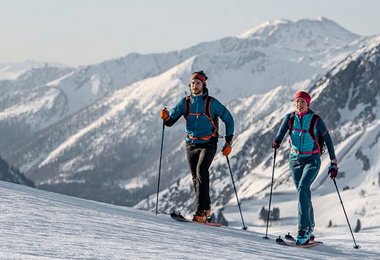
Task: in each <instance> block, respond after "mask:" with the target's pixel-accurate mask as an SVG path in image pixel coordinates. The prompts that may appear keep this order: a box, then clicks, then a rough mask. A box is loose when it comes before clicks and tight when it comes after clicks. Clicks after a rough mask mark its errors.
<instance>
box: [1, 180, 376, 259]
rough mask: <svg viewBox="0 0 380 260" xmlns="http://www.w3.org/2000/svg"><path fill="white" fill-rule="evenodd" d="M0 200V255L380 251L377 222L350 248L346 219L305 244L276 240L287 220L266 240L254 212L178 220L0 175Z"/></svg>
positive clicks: (347, 254)
mask: <svg viewBox="0 0 380 260" xmlns="http://www.w3.org/2000/svg"><path fill="white" fill-rule="evenodd" d="M0 205H1V220H2V221H0V232H1V237H0V242H1V243H0V258H1V259H84V258H86V259H194V258H196V259H237V258H238V259H289V258H290V259H378V258H379V255H380V250H379V246H378V242H379V241H378V232H379V228H378V226H377V228H374V229H368V230H363V231H361V232H359V233H355V237H356V239H357V243H358V244H359V245H360V246H361V248H360V249H359V250H355V249H353V248H352V246H353V242H352V240H351V238H350V235H349V233H348V232H347V228H346V227H345V226H340V227H336V228H334V229H333V231H332V230H331V229H327V228H326V229H324V230H323V231H321V232H320V233H319V234H318V236H317V239H319V240H321V241H323V242H324V244H323V245H320V246H317V247H314V248H313V249H308V250H303V249H298V248H289V247H284V246H280V245H277V244H276V243H275V242H274V238H275V237H277V236H278V235H283V234H286V232H287V231H288V230H289V225H286V224H285V223H283V224H282V225H276V226H271V227H270V230H269V233H268V235H269V237H270V238H271V239H270V240H266V239H263V238H262V237H263V236H264V234H265V227H263V226H257V225H255V224H254V223H253V222H252V220H251V219H248V220H247V225H248V227H249V229H248V230H247V231H243V230H241V229H240V228H239V224H237V225H232V226H230V227H217V228H216V227H208V226H205V225H199V224H194V223H181V222H177V221H174V220H172V219H171V218H170V217H169V216H168V215H158V216H156V215H154V214H153V213H152V212H146V211H141V210H136V209H132V208H127V207H120V206H115V205H109V204H103V203H99V202H94V201H87V200H83V199H78V198H73V197H69V196H64V195H60V194H55V193H49V192H46V191H41V190H38V189H32V188H28V187H25V186H21V185H15V184H11V183H5V182H1V181H0ZM338 206H339V205H338ZM357 206H358V205H357ZM237 214H238V213H237V212H236V211H235V212H234V215H237ZM377 221H379V215H377ZM195 242H196V243H195ZM195 244H196V245H195ZM216 249H217V250H216Z"/></svg>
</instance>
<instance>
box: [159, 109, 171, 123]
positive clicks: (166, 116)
mask: <svg viewBox="0 0 380 260" xmlns="http://www.w3.org/2000/svg"><path fill="white" fill-rule="evenodd" d="M160 117H161V118H162V119H163V120H164V121H167V120H169V118H170V115H169V111H168V110H167V109H166V107H165V108H163V109H162V110H161V112H160Z"/></svg>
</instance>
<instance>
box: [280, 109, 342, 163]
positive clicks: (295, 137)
mask: <svg viewBox="0 0 380 260" xmlns="http://www.w3.org/2000/svg"><path fill="white" fill-rule="evenodd" d="M290 115H291V113H289V114H287V115H286V116H285V117H284V118H283V120H282V123H281V125H280V129H279V130H278V132H277V135H276V137H275V138H274V141H276V142H277V143H281V142H282V140H283V138H284V136H285V134H286V133H287V132H288V131H289V122H290V121H289V120H290ZM313 115H314V112H313V111H312V110H309V111H308V112H307V113H306V114H305V115H304V116H303V117H302V118H300V117H299V116H298V115H297V114H296V115H295V116H294V125H293V129H292V132H291V133H290V145H291V147H290V148H291V151H290V154H291V155H293V156H299V157H306V156H310V155H312V154H313V153H315V151H317V150H318V145H317V144H316V142H315V141H314V140H313V138H312V137H311V135H310V133H309V127H310V122H311V119H312V117H313ZM314 133H315V135H316V139H317V140H318V137H319V136H322V138H323V140H324V141H325V143H326V146H327V149H328V151H329V156H330V160H333V159H335V158H336V156H335V151H334V145H333V142H332V140H331V136H330V134H329V131H328V130H327V128H326V125H325V123H324V122H323V120H322V118H321V117H319V118H318V120H317V122H316V124H315V128H314Z"/></svg>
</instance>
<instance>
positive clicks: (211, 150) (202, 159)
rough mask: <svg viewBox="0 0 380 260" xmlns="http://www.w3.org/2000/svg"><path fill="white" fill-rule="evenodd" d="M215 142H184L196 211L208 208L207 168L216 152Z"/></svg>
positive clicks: (208, 179)
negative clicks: (196, 143) (195, 143)
mask: <svg viewBox="0 0 380 260" xmlns="http://www.w3.org/2000/svg"><path fill="white" fill-rule="evenodd" d="M216 147H217V146H216V144H210V143H207V144H199V145H196V146H193V145H192V144H190V143H187V142H186V157H187V161H188V163H189V166H190V171H191V175H192V178H193V185H194V190H195V204H196V212H199V211H202V210H209V209H210V204H211V201H210V193H209V190H210V175H209V171H208V169H209V168H210V165H211V163H212V160H213V159H214V156H215V154H216Z"/></svg>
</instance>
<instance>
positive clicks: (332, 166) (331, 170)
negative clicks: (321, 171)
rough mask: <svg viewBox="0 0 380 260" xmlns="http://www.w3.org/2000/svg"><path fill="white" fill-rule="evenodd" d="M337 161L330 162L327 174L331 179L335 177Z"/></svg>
mask: <svg viewBox="0 0 380 260" xmlns="http://www.w3.org/2000/svg"><path fill="white" fill-rule="evenodd" d="M338 169H339V168H338V162H337V160H336V159H335V160H332V161H331V163H330V167H329V171H328V174H329V175H330V178H331V179H335V178H336V176H337V175H338Z"/></svg>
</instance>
